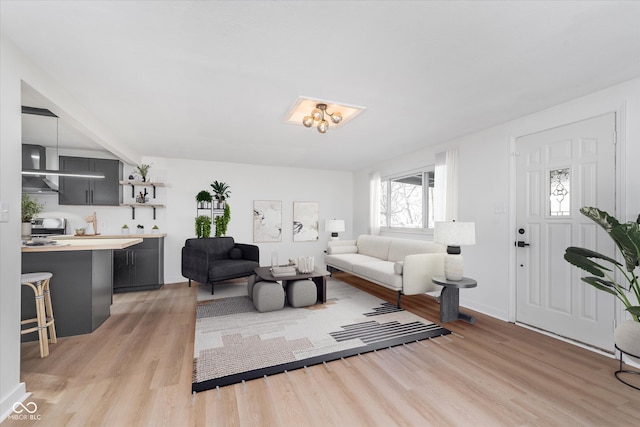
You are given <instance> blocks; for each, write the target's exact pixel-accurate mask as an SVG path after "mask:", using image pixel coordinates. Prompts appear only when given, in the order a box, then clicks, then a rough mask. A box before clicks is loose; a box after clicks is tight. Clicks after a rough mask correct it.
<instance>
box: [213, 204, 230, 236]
mask: <svg viewBox="0 0 640 427" xmlns="http://www.w3.org/2000/svg"><path fill="white" fill-rule="evenodd" d="M214 221H215V223H216V237H221V236H224V235H226V234H227V226H228V225H229V221H231V208H230V207H229V203H227V204H226V205H225V206H224V213H223V214H222V215H218V216H216V217H215V219H214Z"/></svg>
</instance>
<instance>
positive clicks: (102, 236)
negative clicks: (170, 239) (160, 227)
mask: <svg viewBox="0 0 640 427" xmlns="http://www.w3.org/2000/svg"><path fill="white" fill-rule="evenodd" d="M166 236H167V233H154V234H151V233H146V234H137V233H131V234H94V235H83V236H76V235H73V234H65V235H64V236H51V238H52V239H54V240H71V239H73V240H76V239H77V240H86V239H133V238H141V239H159V238H160V237H166Z"/></svg>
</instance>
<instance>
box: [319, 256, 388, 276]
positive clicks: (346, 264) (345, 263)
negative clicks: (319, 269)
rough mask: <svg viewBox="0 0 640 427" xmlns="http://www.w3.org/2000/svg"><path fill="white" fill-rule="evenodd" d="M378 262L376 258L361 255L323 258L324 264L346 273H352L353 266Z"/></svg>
mask: <svg viewBox="0 0 640 427" xmlns="http://www.w3.org/2000/svg"><path fill="white" fill-rule="evenodd" d="M379 261H380V260H379V259H378V258H374V257H370V256H367V255H362V254H340V255H327V256H325V257H324V262H325V264H328V265H331V266H333V267H336V268H337V269H339V270H342V271H346V272H350V271H353V266H354V264H364V263H369V262H379Z"/></svg>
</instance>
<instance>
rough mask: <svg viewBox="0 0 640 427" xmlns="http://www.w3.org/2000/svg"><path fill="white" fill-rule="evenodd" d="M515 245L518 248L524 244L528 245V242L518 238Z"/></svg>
mask: <svg viewBox="0 0 640 427" xmlns="http://www.w3.org/2000/svg"><path fill="white" fill-rule="evenodd" d="M516 246H517V247H519V248H524V247H525V246H529V244H528V243H525V242H524V240H518V241H517V242H516Z"/></svg>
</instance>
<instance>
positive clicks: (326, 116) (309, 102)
mask: <svg viewBox="0 0 640 427" xmlns="http://www.w3.org/2000/svg"><path fill="white" fill-rule="evenodd" d="M363 110H364V107H356V106H352V105H345V104H339V103H336V102H331V101H323V100H318V99H311V98H305V97H300V98H298V100H297V101H296V103H295V105H294V106H293V107H292V108H291V111H289V114H288V116H287V119H286V122H287V123H292V124H297V125H299V124H303V125H304V126H306V127H308V128H310V127H312V126H314V127H315V128H316V129H317V130H318V132H320V133H326V132H327V130H328V129H329V126H331V127H334V128H337V127H340V126H342V125H344V124H345V123H346V122H348V121H349V120H351V119H353V118H354V117H355V116H357V115H358V114H360V113H361V112H362V111H363Z"/></svg>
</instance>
